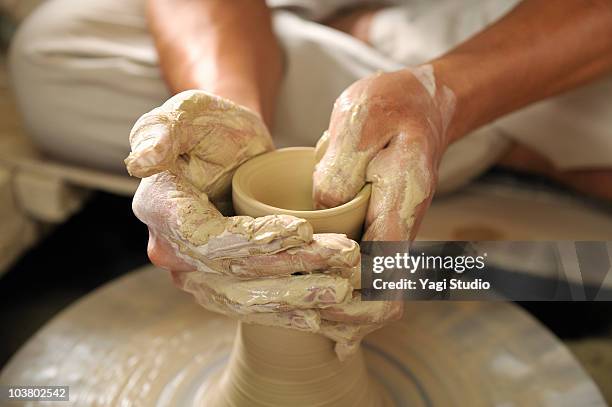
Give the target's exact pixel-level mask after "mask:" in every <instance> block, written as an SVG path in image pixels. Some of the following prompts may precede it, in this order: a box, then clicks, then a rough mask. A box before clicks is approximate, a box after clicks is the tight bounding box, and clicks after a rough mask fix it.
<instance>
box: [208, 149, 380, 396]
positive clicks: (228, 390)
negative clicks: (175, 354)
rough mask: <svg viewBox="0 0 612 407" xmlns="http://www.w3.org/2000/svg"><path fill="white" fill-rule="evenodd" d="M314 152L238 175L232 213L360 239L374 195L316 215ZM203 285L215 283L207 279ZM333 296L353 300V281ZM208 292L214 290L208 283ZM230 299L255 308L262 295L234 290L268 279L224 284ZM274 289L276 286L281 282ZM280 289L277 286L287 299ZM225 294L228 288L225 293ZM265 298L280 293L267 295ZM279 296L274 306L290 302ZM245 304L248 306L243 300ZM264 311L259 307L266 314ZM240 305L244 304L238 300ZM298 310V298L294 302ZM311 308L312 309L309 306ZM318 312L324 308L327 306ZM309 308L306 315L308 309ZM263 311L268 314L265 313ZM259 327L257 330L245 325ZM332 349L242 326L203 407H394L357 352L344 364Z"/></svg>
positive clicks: (256, 162) (298, 335)
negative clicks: (294, 220) (291, 219)
mask: <svg viewBox="0 0 612 407" xmlns="http://www.w3.org/2000/svg"><path fill="white" fill-rule="evenodd" d="M314 165H315V151H314V149H312V148H290V149H284V150H279V151H276V152H272V153H268V154H265V155H263V156H260V157H256V158H255V159H252V160H251V161H249V162H247V163H246V164H244V165H243V166H242V167H240V168H239V169H238V171H237V172H236V175H235V176H234V180H233V197H234V207H235V209H236V212H237V213H238V214H239V215H248V216H265V215H274V214H285V215H293V216H296V217H300V218H305V219H306V220H308V221H309V222H310V223H311V224H312V225H313V229H314V232H315V233H317V232H336V233H347V234H349V235H351V236H352V237H354V238H358V235H359V233H360V231H361V225H362V223H363V219H364V217H365V210H366V208H367V202H368V196H369V190H367V189H366V190H365V191H362V193H361V194H360V195H359V196H358V197H357V198H356V199H355V200H354V201H352V202H349V203H348V204H346V205H344V207H339V208H332V209H328V210H322V211H315V210H314V206H313V204H312V173H313V170H314ZM326 277H327V276H326ZM204 278H207V279H210V277H208V276H206V277H204ZM316 278H320V277H318V275H317V274H312V275H304V276H292V277H288V281H287V282H286V283H285V284H287V283H289V280H293V281H295V280H300V279H305V281H304V282H303V284H305V285H306V286H317V284H316V283H313V282H310V281H308V279H316ZM338 281H339V282H344V285H343V284H340V283H339V284H338V285H336V286H335V288H334V290H333V292H334V294H335V296H336V297H337V296H345V297H346V296H349V295H350V294H351V288H352V286H351V284H350V283H349V280H347V279H345V278H340V277H338ZM209 284H210V282H209ZM219 284H220V285H221V286H222V287H226V288H227V289H228V290H229V291H231V292H228V293H227V294H226V295H227V296H228V297H231V296H232V295H235V296H241V295H244V296H246V297H248V298H250V299H251V304H252V305H254V306H257V305H258V298H257V297H253V294H252V293H253V292H254V291H257V290H255V289H254V288H253V287H250V288H249V289H248V290H244V291H243V290H241V289H240V288H237V287H238V286H239V285H240V284H249V285H251V286H252V285H269V284H271V283H270V282H269V281H267V280H266V279H265V278H262V279H258V280H251V281H249V282H247V283H244V282H243V283H239V284H235V285H233V286H232V287H229V286H228V285H227V281H226V280H224V279H220V281H219ZM272 284H279V281H278V280H276V281H274V282H272ZM282 287H283V284H281V285H279V289H278V291H279V293H282V291H283V289H282ZM221 289H223V288H221ZM260 291H266V292H270V291H275V290H269V289H262V290H260ZM286 297H287V296H286V295H279V297H278V298H277V299H276V300H275V301H274V302H276V303H278V302H279V301H285V300H286ZM242 300H244V299H242ZM268 301H269V299H265V303H263V304H259V305H260V306H262V307H265V306H266V303H267V302H268ZM236 302H241V300H239V299H236ZM291 304H292V305H293V306H297V308H300V304H299V301H298V299H297V298H294V299H293V300H292V301H291ZM308 305H309V306H312V302H310V303H309V304H308ZM319 305H323V306H324V305H325V304H324V303H322V304H319ZM304 308H306V307H304ZM262 311H263V310H262ZM244 321H247V322H255V323H245V322H244ZM334 346H335V344H334V341H332V340H331V339H329V338H327V337H324V336H323V335H318V334H313V333H309V332H300V331H298V330H294V329H285V328H279V327H270V326H263V325H259V324H257V321H252V320H251V321H249V320H245V319H243V322H242V323H241V324H240V326H239V329H238V333H237V337H236V340H235V342H234V348H233V350H232V353H231V356H230V360H229V363H228V365H227V367H226V368H225V370H224V371H223V373H222V374H221V375H220V376H219V377H218V378H217V380H216V381H215V382H214V383H212V384H211V385H210V386H209V387H208V390H207V392H206V394H205V396H204V400H205V402H206V405H214V406H237V407H242V406H244V407H247V406H347V407H348V406H358V407H359V406H364V407H370V406H371V407H374V406H385V405H392V403H391V401H390V399H389V398H388V396H386V393H385V392H384V391H382V388H380V387H379V386H378V385H377V384H376V383H375V381H374V380H373V379H372V378H370V377H369V375H368V371H367V369H366V366H365V363H364V359H363V355H362V352H361V350H360V349H358V350H352V351H351V353H352V354H351V355H350V356H348V357H346V358H345V360H340V358H339V357H338V355H337V354H336V352H335V351H334Z"/></svg>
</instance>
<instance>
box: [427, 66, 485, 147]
mask: <svg viewBox="0 0 612 407" xmlns="http://www.w3.org/2000/svg"><path fill="white" fill-rule="evenodd" d="M430 64H431V66H432V67H433V71H434V75H435V80H436V85H437V86H436V87H437V93H436V98H437V101H438V105H444V103H445V101H443V100H442V101H441V100H440V99H444V98H447V95H448V94H451V95H452V99H453V107H452V113H451V114H450V115H449V116H450V117H449V118H448V120H447V125H446V131H445V141H446V144H447V145H448V144H451V143H453V142H455V141H457V140H458V139H460V138H462V137H463V136H464V135H466V134H467V133H469V132H470V131H472V130H475V129H476V128H477V127H479V126H480V125H482V124H484V123H483V115H482V113H483V112H485V106H484V105H483V103H482V102H483V101H484V100H483V99H479V98H480V97H481V95H477V94H476V88H475V86H474V84H475V82H476V78H474V77H473V76H472V73H473V72H474V69H471V70H470V71H467V73H465V72H466V71H465V70H464V66H465V64H464V63H463V61H461V60H460V58H446V57H442V58H439V59H437V60H434V61H432V62H431V63H430ZM444 89H445V90H444ZM443 90H444V91H443ZM442 110H444V108H442ZM446 110H448V108H446ZM442 114H444V113H442Z"/></svg>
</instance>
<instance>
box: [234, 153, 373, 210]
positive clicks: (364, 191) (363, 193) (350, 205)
mask: <svg viewBox="0 0 612 407" xmlns="http://www.w3.org/2000/svg"><path fill="white" fill-rule="evenodd" d="M296 152H312V153H313V154H314V147H286V148H280V149H278V150H274V151H270V152H267V153H264V154H261V155H258V156H257V157H254V158H251V159H250V160H249V161H247V162H245V163H244V164H242V165H241V166H240V167H238V170H236V173H235V174H234V177H233V179H232V193H233V194H234V199H236V198H238V199H240V200H241V201H242V202H243V203H244V204H246V205H250V206H252V207H255V208H256V209H258V210H260V211H263V212H267V213H277V214H283V215H293V216H296V217H308V218H311V219H313V218H324V217H330V216H334V215H339V214H341V213H345V212H348V211H351V210H354V208H355V207H358V206H361V205H362V204H366V203H367V201H368V199H369V198H370V193H371V190H372V187H371V185H370V184H366V185H365V186H364V187H363V188H361V190H360V191H359V192H358V193H357V195H356V196H355V197H354V198H353V199H351V200H350V201H348V202H346V203H344V204H342V205H338V206H336V207H333V208H327V209H317V210H312V211H304V210H292V209H284V208H278V207H276V206H272V205H268V204H265V203H263V202H260V201H257V200H255V198H253V197H252V196H250V195H248V194H247V193H246V192H245V191H244V189H243V180H244V177H245V175H244V174H245V173H248V171H249V170H250V169H251V168H252V167H254V166H257V165H259V164H261V163H262V162H263V161H266V160H270V157H272V156H279V155H280V154H287V153H296Z"/></svg>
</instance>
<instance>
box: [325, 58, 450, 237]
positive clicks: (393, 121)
mask: <svg viewBox="0 0 612 407" xmlns="http://www.w3.org/2000/svg"><path fill="white" fill-rule="evenodd" d="M453 109H454V96H453V94H452V92H451V91H450V90H449V89H448V88H446V87H444V86H440V85H439V84H437V83H436V80H435V78H434V76H433V71H432V70H431V68H430V67H429V66H424V67H418V68H414V69H410V70H402V71H398V72H392V73H378V74H375V75H373V76H370V77H368V78H365V79H362V80H359V81H357V82H355V83H354V84H353V85H351V86H350V87H349V88H347V89H346V90H345V91H344V92H343V93H342V95H341V96H340V97H339V98H338V100H337V101H336V103H335V106H334V110H333V112H332V117H331V122H330V127H329V131H328V132H326V134H325V135H324V136H323V137H322V139H321V140H320V142H319V144H318V145H317V149H318V150H322V149H325V148H326V151H325V154H324V155H323V157H322V159H321V161H320V162H319V164H318V165H317V168H316V171H315V174H314V197H315V201H316V203H317V205H318V207H320V208H326V207H334V206H337V205H340V204H342V203H345V202H347V201H349V200H351V199H352V198H353V197H354V196H355V194H356V193H357V192H358V191H359V190H360V189H361V188H362V187H363V185H364V184H365V183H366V182H371V183H372V196H371V199H370V206H369V208H368V214H367V217H366V232H365V235H364V240H411V239H413V238H414V236H415V234H416V230H417V228H418V225H419V222H420V221H421V218H422V217H423V215H424V213H425V211H426V209H427V208H428V206H429V203H430V201H431V198H432V195H433V193H434V189H435V183H436V180H437V168H438V164H439V162H440V159H441V157H442V154H443V152H444V149H445V148H446V144H447V142H446V137H445V131H446V126H447V124H448V121H449V120H450V117H451V115H452V113H453Z"/></svg>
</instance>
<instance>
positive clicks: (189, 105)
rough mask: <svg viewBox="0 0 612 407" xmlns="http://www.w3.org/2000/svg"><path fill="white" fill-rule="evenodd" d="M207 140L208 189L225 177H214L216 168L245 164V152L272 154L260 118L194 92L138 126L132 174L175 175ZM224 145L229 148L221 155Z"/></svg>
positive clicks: (132, 141) (173, 100) (178, 97)
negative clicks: (242, 161)
mask: <svg viewBox="0 0 612 407" xmlns="http://www.w3.org/2000/svg"><path fill="white" fill-rule="evenodd" d="M226 134H227V135H228V137H227V139H226V140H223V137H224V136H225V135H226ZM245 138H247V139H248V142H246V143H245V142H244V141H245V140H244V139H245ZM204 140H206V141H207V143H205V144H206V145H205V146H202V148H201V150H200V151H198V153H199V154H201V155H202V156H203V158H204V159H205V161H209V162H210V163H211V165H209V166H204V168H203V170H204V173H205V176H206V178H205V179H206V181H201V182H203V183H207V182H209V178H211V179H216V178H218V177H219V175H218V174H217V171H212V173H210V171H209V170H211V169H212V170H215V168H216V167H215V165H217V166H218V165H222V167H224V166H225V165H227V164H228V163H232V164H233V163H235V162H236V161H239V159H240V154H239V153H240V152H243V153H244V154H246V155H248V154H253V155H256V154H259V153H261V152H264V151H267V150H269V149H271V148H272V141H271V138H270V136H269V134H268V131H267V129H266V128H265V125H264V124H263V123H262V121H261V119H260V118H259V117H258V116H257V115H256V114H255V113H253V112H251V111H250V110H248V109H246V108H244V107H242V106H239V105H237V104H235V103H233V102H231V101H229V100H226V99H223V98H221V97H219V96H215V95H212V94H209V93H207V92H204V91H199V90H190V91H185V92H181V93H179V94H177V95H175V96H173V97H172V98H170V99H168V100H167V101H166V102H165V103H164V104H163V105H162V106H160V107H158V108H156V109H153V110H152V111H151V112H149V113H146V114H144V115H143V116H142V117H140V118H139V119H138V120H137V121H136V123H135V125H134V127H133V128H132V131H131V133H130V145H131V147H132V152H131V153H130V155H129V156H128V157H127V159H126V160H125V162H126V165H127V168H128V172H129V173H130V174H132V175H134V176H137V177H141V178H142V177H147V176H150V175H152V174H156V173H159V172H161V171H164V170H173V169H175V167H176V164H177V159H178V158H179V157H181V156H182V155H184V154H186V153H188V152H190V151H191V150H192V149H193V148H194V147H196V146H199V145H200V143H201V142H202V141H204ZM223 141H226V143H224V144H222V145H221V147H222V148H220V149H218V150H217V151H215V148H217V147H219V146H220V143H222V142H223ZM236 146H238V147H236ZM211 151H215V153H216V155H213V158H212V159H210V156H209V155H207V154H206V153H207V152H211ZM251 156H252V155H251ZM214 157H217V158H214ZM183 158H185V157H183ZM201 158H202V157H201ZM228 158H229V159H228ZM222 160H224V161H222ZM189 161H190V160H189ZM192 170H193V168H191V169H190V171H192ZM196 175H198V174H196Z"/></svg>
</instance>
